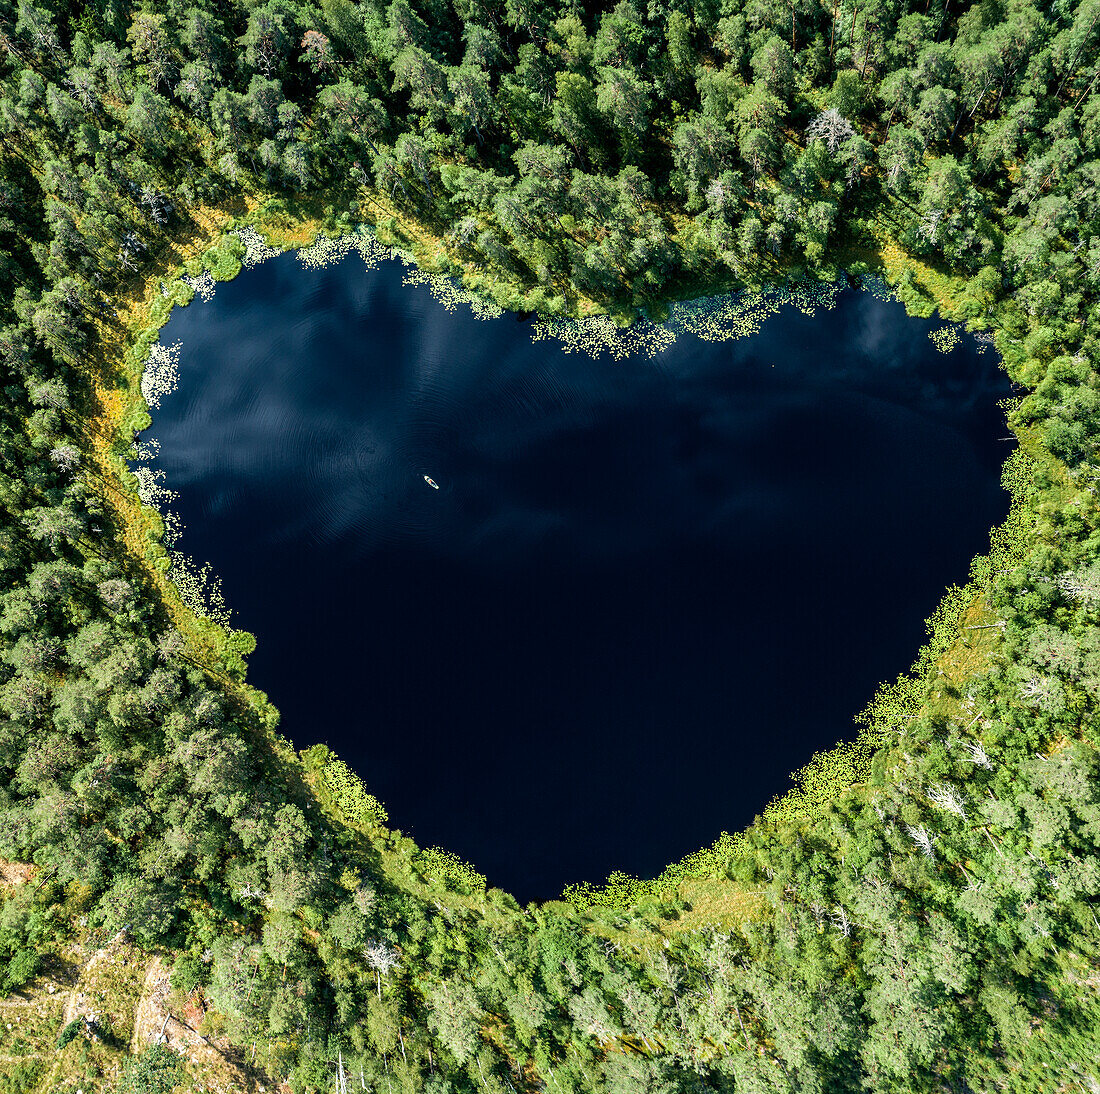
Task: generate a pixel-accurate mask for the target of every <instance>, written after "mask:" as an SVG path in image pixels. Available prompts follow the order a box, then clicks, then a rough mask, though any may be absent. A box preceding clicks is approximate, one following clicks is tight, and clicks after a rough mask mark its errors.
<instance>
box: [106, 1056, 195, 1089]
mask: <svg viewBox="0 0 1100 1094" xmlns="http://www.w3.org/2000/svg"><path fill="white" fill-rule="evenodd" d="M182 1078H183V1064H182V1062H181V1060H180V1057H179V1053H177V1052H175V1051H173V1050H172V1049H170V1048H169V1047H168V1046H167V1045H161V1044H157V1045H150V1046H149V1047H148V1048H146V1049H143V1050H142V1051H141V1052H140V1053H139V1054H138V1055H137V1056H134V1057H133V1058H132V1059H130V1060H129V1061H128V1062H127V1064H126V1067H125V1068H123V1071H122V1075H121V1076H120V1077H119V1081H118V1084H117V1086H116V1088H115V1090H116V1092H117V1094H171V1092H172V1090H174V1089H175V1086H176V1084H177V1083H178V1082H179V1081H180V1080H181V1079H182Z"/></svg>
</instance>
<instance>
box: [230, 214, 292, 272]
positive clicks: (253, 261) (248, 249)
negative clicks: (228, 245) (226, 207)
mask: <svg viewBox="0 0 1100 1094" xmlns="http://www.w3.org/2000/svg"><path fill="white" fill-rule="evenodd" d="M232 234H233V235H235V236H236V237H237V238H238V239H239V240H240V241H241V242H242V243H243V244H244V255H243V257H242V258H241V265H242V266H244V267H245V269H249V270H250V269H252V267H253V266H258V265H259V264H260V263H261V262H266V261H267V260H268V259H269V258H274V257H275V256H276V255H278V254H281V253H282V252H281V251H280V250H279V248H277V247H272V246H271V245H270V244H269V243H268V242H267V240H266V239H264V237H263V236H262V235H260V233H259V232H258V231H256V229H255V228H253V227H252V226H251V225H248V226H247V227H244V228H234V229H233V231H232Z"/></svg>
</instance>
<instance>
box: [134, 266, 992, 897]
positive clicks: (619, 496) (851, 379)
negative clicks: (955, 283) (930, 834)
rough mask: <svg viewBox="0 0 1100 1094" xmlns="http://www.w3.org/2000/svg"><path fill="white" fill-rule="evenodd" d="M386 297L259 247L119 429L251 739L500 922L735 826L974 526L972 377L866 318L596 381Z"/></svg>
mask: <svg viewBox="0 0 1100 1094" xmlns="http://www.w3.org/2000/svg"><path fill="white" fill-rule="evenodd" d="M400 277H401V270H400V267H399V266H397V265H396V264H386V265H384V266H383V268H381V269H379V270H375V271H365V270H363V268H362V264H361V262H360V261H359V260H357V259H349V260H346V261H345V262H343V263H342V264H340V265H338V266H335V267H332V268H330V269H328V270H322V271H304V270H303V269H302V268H301V266H300V265H299V264H298V262H297V261H296V260H295V258H294V257H293V256H289V255H287V256H283V257H281V258H278V259H275V260H273V261H271V262H269V263H267V264H266V265H264V266H261V267H259V268H258V269H256V270H253V271H250V272H247V273H245V274H243V275H242V276H241V277H239V278H238V279H237V280H236V281H233V282H231V283H229V284H226V285H222V286H220V287H219V289H218V293H217V296H216V298H215V300H214V301H213V302H212V303H202V302H200V301H198V300H196V302H195V303H194V304H192V305H191V306H190V307H188V308H185V309H181V310H178V311H177V312H176V314H175V316H174V317H173V319H172V320H171V322H170V324H169V326H168V327H167V329H166V330H165V331H164V334H163V340H164V341H165V342H171V341H174V340H176V339H180V340H182V342H183V352H182V356H181V361H180V384H179V388H178V390H177V391H176V392H175V393H174V394H172V395H170V396H168V397H167V398H165V399H164V401H163V403H162V406H161V409H160V410H159V411H157V412H156V413H155V422H154V425H153V428H152V429H151V430H150V431H149V433H150V435H151V436H153V437H156V438H157V439H158V440H159V441H160V444H161V450H160V457H159V461H158V463H159V466H161V467H162V468H163V469H164V470H165V471H166V472H167V476H168V484H169V485H170V486H171V487H173V488H174V489H176V490H177V491H178V492H179V495H180V497H179V499H178V501H177V502H176V503H175V504H174V506H173V508H175V509H176V510H177V511H178V512H179V514H180V515H181V517H182V518H183V521H184V523H185V525H186V531H185V533H184V535H183V538H182V541H181V546H182V547H183V548H184V549H185V550H186V551H187V552H188V553H189V554H190V555H191V556H192V557H193V558H195V559H196V560H197V561H199V562H205V561H209V562H211V563H212V564H213V566H214V569H215V571H216V572H217V573H218V574H219V575H220V576H221V578H222V580H223V583H224V589H225V595H226V599H227V601H228V602H229V604H230V605H231V607H232V608H233V609H234V611H235V617H234V623H235V625H237V626H239V627H243V628H245V629H247V630H250V631H253V632H254V633H256V635H257V636H258V639H259V647H258V649H257V650H256V653H255V654H254V655H253V656H252V658H251V668H250V675H249V679H250V681H251V682H252V683H253V684H255V685H256V686H257V687H259V688H261V689H263V690H264V691H266V692H267V693H268V694H269V696H270V697H271V699H272V701H273V702H274V703H275V704H276V706H278V707H279V708H280V710H281V711H282V730H283V732H284V733H285V734H286V735H287V736H289V737H290V738H291V739H292V740H294V742H295V743H296V744H297V745H298V746H299V747H302V748H304V747H306V746H308V745H310V744H313V743H315V742H317V741H323V742H326V743H328V744H329V745H330V746H331V747H332V748H333V749H335V750H336V751H337V752H338V753H339V754H340V756H341V757H342V758H344V759H345V760H347V761H348V763H349V764H351V765H352V766H353V767H354V768H355V769H356V770H357V771H358V772H359V773H360V775H361V776H362V777H363V778H364V780H365V781H366V783H367V785H368V787H369V788H370V790H371V791H372V792H374V793H375V794H376V795H377V796H378V797H379V798H380V799H381V800H382V801H383V802H385V804H386V805H387V807H388V809H389V812H390V819H391V823H392V824H393V825H394V826H395V827H399V828H401V829H403V830H405V831H407V832H409V833H410V834H411V835H413V836H414V837H415V838H416V839H417V841H418V842H419V843H420V844H421V845H422V846H427V845H432V844H440V845H443V846H445V847H446V848H448V849H449V850H453V851H455V852H456V853H458V854H459V855H461V856H463V857H465V858H467V859H469V860H470V861H472V862H473V863H474V864H475V865H476V866H477V867H478V868H479V869H481V870H482V871H484V872H485V873H486V874H487V875H488V878H489V881H490V883H492V884H495V885H499V886H502V887H504V888H506V889H508V890H510V891H511V892H513V893H515V894H516V895H517V896H518V897H519V898H520V899H522V900H526V899H531V898H544V897H550V896H553V895H555V894H556V893H557V892H559V891H560V889H561V886H562V885H563V884H564V883H567V882H570V881H577V880H598V879H601V878H602V877H604V876H605V875H606V874H607V873H608V872H609V871H610V870H612V869H625V870H627V871H630V872H633V873H637V874H641V875H649V876H652V875H653V874H654V873H656V872H658V871H659V870H660V869H661V868H662V867H663V866H664V865H665V864H666V863H668V862H670V861H672V860H674V859H677V858H679V857H681V856H682V855H684V854H685V853H687V852H689V851H692V850H695V849H697V848H698V847H700V846H702V845H703V844H706V843H709V842H710V841H712V840H713V839H714V838H715V837H716V836H717V835H718V834H719V833H720V832H721V831H723V830H730V831H733V830H735V829H737V828H739V827H741V826H743V825H744V824H745V823H746V822H748V821H750V820H751V819H752V817H753V816H754V815H755V814H756V813H757V812H759V811H760V809H761V808H762V807H763V806H764V805H765V804H766V803H767V801H768V800H769V799H770V798H771V797H773V796H774V795H775V794H777V793H779V792H782V791H783V790H784V789H785V788H786V786H787V785H788V781H787V780H788V775H789V773H790V772H791V771H792V770H794V769H795V768H797V767H799V766H801V765H802V764H803V763H805V762H806V761H807V760H808V759H809V758H810V756H811V755H812V754H813V752H814V751H815V750H818V749H821V748H826V747H829V746H831V745H833V744H834V743H835V742H836V741H837V740H839V739H840V738H843V737H845V736H851V735H852V734H853V733H854V726H853V715H854V714H855V713H856V711H858V710H859V709H860V708H861V707H862V706H863V705H864V704H865V703H866V701H867V700H868V699H869V698H870V697H871V695H872V694H873V692H874V690H875V687H876V685H877V684H878V683H879V682H880V681H881V680H884V679H886V678H888V677H893V676H894V675H896V674H897V673H898V672H899V671H900V670H902V669H904V668H905V667H906V666H907V665H908V664H909V663H910V661H911V660H912V658H913V656H914V655H915V653H916V651H917V648H918V646H919V645H920V643H921V642H922V640H923V639H924V637H925V633H924V626H923V620H924V619H925V617H926V616H927V615H929V613H930V612H931V611H932V610H933V609H934V608H935V606H936V604H937V602H938V600H939V597H940V595H941V593H942V591H943V589H944V587H945V586H946V585H947V584H948V583H950V582H955V581H961V580H963V579H964V578H965V576H966V572H967V565H968V562H969V560H970V558H971V557H972V556H973V555H974V554H975V553H977V552H979V551H981V550H983V549H985V547H986V546H987V545H988V533H989V529H990V527H991V526H992V525H993V524H994V523H996V522H997V521H999V520H1000V519H1002V518H1003V516H1004V514H1005V512H1006V511H1007V496H1006V495H1005V494H1004V493H1003V492H1002V490H1001V488H1000V485H999V470H1000V462H1001V461H1002V460H1003V459H1004V457H1005V456H1006V455H1007V452H1008V449H1009V445H1008V444H1006V443H1004V442H1001V441H999V440H998V438H999V437H1001V436H1002V435H1003V434H1004V433H1005V429H1004V425H1003V416H1002V414H1001V412H1000V411H999V410H998V409H997V407H996V405H995V404H996V400H997V399H998V398H1001V397H1003V396H1004V395H1005V394H1007V385H1006V381H1005V380H1004V377H1003V374H1001V373H1000V372H999V370H998V368H997V362H996V360H995V358H994V356H993V354H992V353H986V354H985V355H978V354H976V352H975V351H974V347H973V345H972V344H971V343H970V342H969V340H968V341H967V342H966V343H964V345H962V346H960V348H958V349H956V350H955V351H954V352H952V353H951V354H950V355H948V356H944V355H943V354H940V353H938V352H937V351H936V350H935V349H934V347H933V346H932V344H931V342H930V341H929V340H928V338H927V337H926V335H927V332H928V331H929V330H931V329H932V328H933V326H934V325H936V324H933V323H928V322H921V321H918V320H912V319H908V318H907V317H906V316H905V313H904V310H903V309H902V307H901V306H900V305H898V304H888V303H883V302H881V301H879V300H876V299H874V298H873V297H871V296H870V295H869V294H866V293H854V292H845V293H844V294H843V295H842V296H841V297H840V299H839V301H838V305H837V307H836V308H835V309H834V310H832V311H826V312H821V313H819V314H818V316H816V317H815V318H812V319H811V318H809V317H806V316H803V315H801V314H799V313H797V312H795V311H793V310H792V309H787V310H786V311H784V312H783V313H782V314H781V315H779V316H777V317H774V318H772V319H770V320H769V321H768V322H767V323H766V324H765V326H764V328H763V330H762V331H761V333H760V334H759V335H758V336H757V337H755V338H753V339H751V340H743V341H739V342H732V343H726V344H717V345H715V344H707V343H703V342H699V341H697V340H695V339H692V338H682V339H681V340H679V341H678V342H677V343H676V344H675V345H674V346H673V347H672V348H671V349H669V350H667V351H665V352H663V353H662V354H661V355H660V356H659V357H657V358H656V359H655V360H645V359H637V360H628V361H625V362H621V363H617V364H616V363H612V362H611V361H610V360H607V359H602V360H593V359H592V358H590V357H586V356H579V355H566V354H564V353H562V352H561V351H560V349H558V348H557V347H556V345H555V344H553V343H547V342H539V343H533V342H532V341H531V337H530V329H529V327H527V326H525V325H524V324H522V323H519V322H517V321H516V319H515V318H514V317H511V316H508V317H505V318H502V319H498V320H494V321H492V322H480V321H478V320H476V319H474V318H473V317H472V316H471V315H470V314H469V313H468V312H462V313H459V314H449V313H447V312H446V311H444V309H443V308H442V307H441V306H439V305H438V304H437V303H436V302H435V301H434V300H433V299H432V297H431V296H430V295H429V294H428V292H427V290H425V289H423V288H408V287H405V286H403V285H402V284H401V280H400ZM425 474H427V475H430V476H431V477H432V478H433V479H434V480H435V481H436V482H437V483H438V484H439V485H440V489H439V490H438V491H436V490H433V489H431V488H430V487H429V486H428V485H427V484H426V483H425V481H424V479H423V476H424V475H425Z"/></svg>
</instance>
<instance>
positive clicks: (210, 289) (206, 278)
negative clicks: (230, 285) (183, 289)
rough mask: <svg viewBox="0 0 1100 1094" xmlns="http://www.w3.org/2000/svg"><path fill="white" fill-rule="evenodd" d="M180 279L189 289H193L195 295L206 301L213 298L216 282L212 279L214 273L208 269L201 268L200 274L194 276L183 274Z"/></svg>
mask: <svg viewBox="0 0 1100 1094" xmlns="http://www.w3.org/2000/svg"><path fill="white" fill-rule="evenodd" d="M180 280H181V281H182V282H183V283H184V284H185V285H187V286H188V287H189V288H190V289H192V290H194V293H195V295H196V296H198V297H199V298H200V299H202V300H205V301H207V303H209V302H210V301H211V300H213V299H214V291H215V289H216V288H217V282H216V281H215V280H214V275H213V274H212V273H211V272H210V271H209V270H203V271H202V273H201V274H197V275H195V276H192V275H191V274H184V275H183V276H182V277H181V278H180Z"/></svg>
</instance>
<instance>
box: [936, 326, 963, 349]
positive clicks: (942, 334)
mask: <svg viewBox="0 0 1100 1094" xmlns="http://www.w3.org/2000/svg"><path fill="white" fill-rule="evenodd" d="M928 337H929V338H930V339H931V340H932V345H934V346H935V347H936V349H938V350H939V351H940V353H950V352H951V351H952V350H953V349H954V348H955V347H956V346H957V345H958V344H959V341H960V335H959V328H958V326H957V325H948V326H946V327H939V328H937V329H936V330H934V331H929V332H928Z"/></svg>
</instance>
